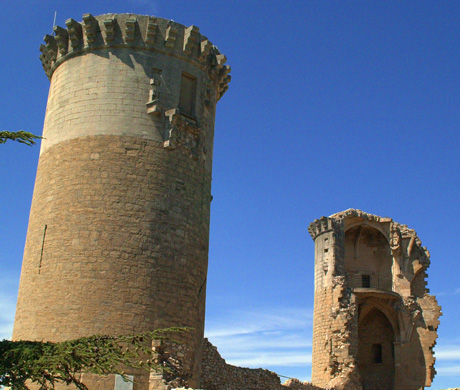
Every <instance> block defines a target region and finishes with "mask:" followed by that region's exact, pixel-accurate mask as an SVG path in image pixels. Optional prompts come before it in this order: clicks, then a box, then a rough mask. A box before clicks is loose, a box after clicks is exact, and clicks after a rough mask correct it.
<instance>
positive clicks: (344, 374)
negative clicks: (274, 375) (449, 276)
mask: <svg viewBox="0 0 460 390" xmlns="http://www.w3.org/2000/svg"><path fill="white" fill-rule="evenodd" d="M309 232H310V234H311V236H312V237H313V239H314V241H315V307H314V321H313V358H312V382H313V384H315V385H318V386H324V387H325V386H326V385H336V386H345V387H339V388H345V389H363V390H420V389H423V388H424V387H425V386H430V385H431V382H432V380H433V377H434V374H435V370H434V360H435V359H434V356H433V347H434V345H435V343H436V338H437V333H436V331H437V327H438V325H439V321H438V318H439V316H440V315H441V308H440V306H438V304H437V301H436V298H435V297H434V296H432V295H429V294H428V292H429V290H428V289H427V288H426V281H425V279H426V277H427V273H426V271H427V268H428V266H429V264H430V260H429V257H430V256H429V252H428V250H427V249H426V248H425V247H422V243H421V241H420V239H419V238H418V237H417V234H416V233H415V231H414V230H412V229H409V228H408V227H407V226H406V225H400V224H398V223H396V222H394V221H393V220H392V219H390V218H382V217H378V216H376V215H372V214H368V213H365V212H362V211H360V210H354V209H349V210H346V211H344V212H341V213H338V214H334V215H332V216H330V217H322V218H321V219H318V220H316V221H314V222H313V223H312V224H311V225H310V227H309Z"/></svg>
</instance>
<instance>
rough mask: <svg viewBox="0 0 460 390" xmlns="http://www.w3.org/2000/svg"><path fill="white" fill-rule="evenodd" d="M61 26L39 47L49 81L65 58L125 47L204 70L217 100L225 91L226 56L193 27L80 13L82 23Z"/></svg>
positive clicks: (152, 19) (129, 16)
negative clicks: (163, 56)
mask: <svg viewBox="0 0 460 390" xmlns="http://www.w3.org/2000/svg"><path fill="white" fill-rule="evenodd" d="M65 24H66V28H62V27H60V26H55V27H54V29H53V30H54V31H53V33H54V35H45V37H44V41H45V43H44V44H43V45H41V46H40V51H41V55H40V60H41V62H42V65H43V68H44V70H45V73H46V75H47V76H48V78H49V79H51V77H52V76H53V72H54V70H55V69H56V68H57V67H58V66H59V65H60V64H61V63H63V62H64V61H66V60H67V59H69V58H72V57H75V56H78V55H81V54H83V53H87V52H91V51H96V50H101V49H109V48H124V47H127V48H130V49H134V50H145V51H153V52H160V53H164V54H167V55H170V56H174V57H178V58H180V59H181V60H184V61H188V62H191V63H193V64H194V65H196V66H198V67H200V68H202V69H205V70H206V71H207V72H208V74H209V75H210V77H211V78H212V79H213V81H214V83H215V84H216V86H217V98H218V99H219V98H220V97H222V95H223V94H224V93H225V91H226V90H227V89H228V83H229V82H230V79H231V76H230V66H228V65H225V63H226V60H227V59H226V57H225V56H224V55H223V54H221V53H220V51H219V50H218V48H217V47H216V46H214V45H213V44H212V43H211V42H209V40H208V39H207V38H206V37H205V36H204V35H202V34H200V30H199V28H198V27H196V26H194V25H192V26H189V27H186V26H183V25H181V24H179V23H176V22H174V21H172V20H166V19H162V18H157V17H152V16H144V15H133V14H104V15H99V16H93V15H91V14H84V15H83V17H82V22H77V21H75V20H73V19H68V20H67V21H66V23H65Z"/></svg>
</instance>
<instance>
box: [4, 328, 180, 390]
mask: <svg viewBox="0 0 460 390" xmlns="http://www.w3.org/2000/svg"><path fill="white" fill-rule="evenodd" d="M187 330H188V329H187V328H168V329H160V330H155V331H153V332H147V333H142V334H138V335H128V336H91V337H83V338H79V339H76V340H70V341H63V342H60V343H52V342H40V341H9V340H3V341H0V386H8V387H12V389H13V390H28V389H29V388H28V386H27V385H28V384H30V383H31V382H32V383H34V384H38V385H39V388H40V389H41V390H46V389H54V386H55V384H56V383H58V382H63V383H65V384H67V385H70V384H74V385H75V386H76V387H77V388H78V389H80V390H88V389H87V387H86V386H85V385H84V384H83V383H82V382H81V381H80V379H79V374H80V373H82V372H84V373H91V374H99V375H108V374H119V375H122V376H123V378H125V379H127V377H126V375H125V373H124V371H123V369H126V367H130V368H143V369H146V370H155V371H158V372H163V371H164V370H165V369H164V367H163V366H162V365H161V364H160V363H159V362H158V361H157V360H156V359H155V352H154V351H153V350H152V340H154V339H155V340H171V339H170V336H171V334H173V333H182V332H185V331H187ZM26 382H27V383H26Z"/></svg>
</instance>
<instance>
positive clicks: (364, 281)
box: [361, 275, 371, 288]
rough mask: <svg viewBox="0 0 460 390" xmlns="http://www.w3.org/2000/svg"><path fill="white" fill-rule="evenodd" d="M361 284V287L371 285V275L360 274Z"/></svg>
mask: <svg viewBox="0 0 460 390" xmlns="http://www.w3.org/2000/svg"><path fill="white" fill-rule="evenodd" d="M361 286H362V287H363V288H370V287H371V275H361Z"/></svg>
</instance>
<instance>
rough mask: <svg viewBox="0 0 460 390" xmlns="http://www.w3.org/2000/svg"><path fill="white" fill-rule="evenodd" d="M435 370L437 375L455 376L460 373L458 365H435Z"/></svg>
mask: <svg viewBox="0 0 460 390" xmlns="http://www.w3.org/2000/svg"><path fill="white" fill-rule="evenodd" d="M436 372H437V373H438V375H439V376H447V375H449V376H452V375H455V376H457V375H460V366H449V367H436Z"/></svg>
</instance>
